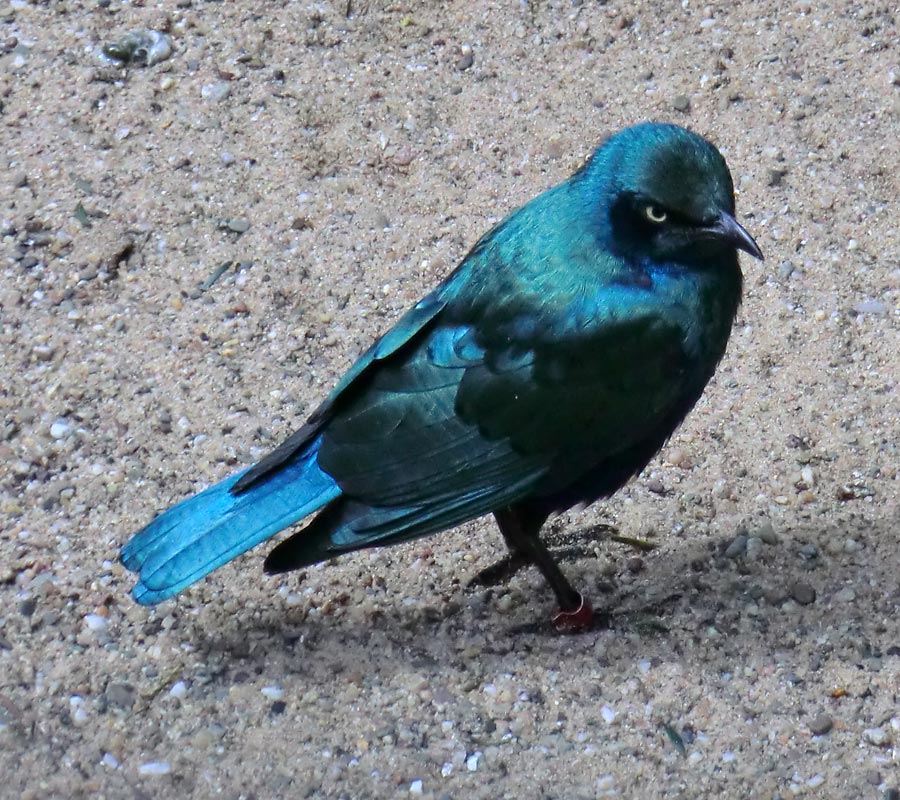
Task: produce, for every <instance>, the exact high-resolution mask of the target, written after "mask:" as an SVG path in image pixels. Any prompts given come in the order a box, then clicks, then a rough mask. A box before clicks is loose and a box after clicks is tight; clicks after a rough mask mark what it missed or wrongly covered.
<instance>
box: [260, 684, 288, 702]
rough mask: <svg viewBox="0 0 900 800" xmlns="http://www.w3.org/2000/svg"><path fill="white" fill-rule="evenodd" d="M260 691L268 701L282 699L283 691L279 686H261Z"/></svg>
mask: <svg viewBox="0 0 900 800" xmlns="http://www.w3.org/2000/svg"><path fill="white" fill-rule="evenodd" d="M260 691H261V692H262V693H263V696H264V697H266V698H268V699H269V700H281V698H283V697H284V689H282V688H281V687H280V686H263V688H262V689H260Z"/></svg>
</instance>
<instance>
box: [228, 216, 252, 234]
mask: <svg viewBox="0 0 900 800" xmlns="http://www.w3.org/2000/svg"><path fill="white" fill-rule="evenodd" d="M225 226H226V227H227V228H228V230H230V231H234V232H235V233H246V232H247V231H249V230H250V220H249V219H247V218H246V217H233V218H232V219H230V220H228V221H227V222H226V223H225Z"/></svg>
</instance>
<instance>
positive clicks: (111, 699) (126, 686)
mask: <svg viewBox="0 0 900 800" xmlns="http://www.w3.org/2000/svg"><path fill="white" fill-rule="evenodd" d="M135 700H137V689H135V688H134V686H132V685H131V684H130V683H111V684H110V685H109V686H107V687H106V702H108V703H109V704H110V705H111V706H116V707H118V708H124V709H125V710H126V711H130V710H131V708H132V706H134V701H135Z"/></svg>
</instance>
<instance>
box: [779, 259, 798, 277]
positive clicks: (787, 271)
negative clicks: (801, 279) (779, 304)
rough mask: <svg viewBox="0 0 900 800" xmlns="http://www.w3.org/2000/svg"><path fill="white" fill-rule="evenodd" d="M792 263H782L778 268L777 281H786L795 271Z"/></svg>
mask: <svg viewBox="0 0 900 800" xmlns="http://www.w3.org/2000/svg"><path fill="white" fill-rule="evenodd" d="M796 269H797V268H796V267H795V266H794V262H793V261H782V262H781V264H779V266H778V279H779V280H782V281H786V280H787V279H788V278H790V277H791V275H793V274H794V272H795V271H796Z"/></svg>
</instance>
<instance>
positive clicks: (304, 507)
mask: <svg viewBox="0 0 900 800" xmlns="http://www.w3.org/2000/svg"><path fill="white" fill-rule="evenodd" d="M317 455H318V443H317V442H316V443H315V444H314V445H313V446H312V447H310V448H309V449H308V450H307V451H306V453H304V454H303V455H302V456H301V457H300V458H299V459H297V460H296V461H294V462H292V463H288V464H286V465H285V466H283V467H282V468H281V469H279V470H278V471H277V472H275V473H274V474H272V475H269V476H268V477H267V478H266V479H265V480H263V481H260V482H258V483H254V484H251V485H250V488H248V489H246V490H245V491H242V492H238V493H237V494H233V493H232V491H231V490H232V487H233V486H234V485H235V484H236V483H237V482H238V480H239V479H240V477H241V475H243V474H244V473H239V474H237V475H233V476H231V477H230V478H227V479H226V480H224V481H222V482H221V483H217V484H216V485H215V486H211V487H210V488H209V489H207V490H206V491H204V492H201V493H200V494H198V495H195V496H194V497H189V498H188V499H187V500H184V501H182V502H181V503H179V504H178V505H176V506H173V507H172V508H170V509H169V510H168V511H166V512H164V513H162V514H160V515H159V516H158V517H157V518H156V519H155V520H153V522H151V523H150V524H149V525H148V526H147V527H146V528H144V529H143V530H141V531H138V533H136V534H135V535H134V538H132V540H131V541H130V542H128V544H126V545H125V547H123V548H122V554H121V559H122V563H123V564H124V565H125V567H126V568H127V569H129V570H131V571H132V572H138V573H140V579H139V580H138V583H137V585H136V586H135V587H134V590H133V591H132V594H133V596H134V599H135V600H136V601H137V602H138V603H141V604H142V605H153V604H155V603H159V602H161V601H162V600H165V599H166V598H167V597H171V596H172V595H174V594H177V593H178V592H180V591H181V590H182V589H184V588H185V587H187V586H190V585H191V584H192V583H194V582H195V581H198V580H200V578H202V577H203V576H204V575H207V574H209V573H210V572H212V571H213V570H214V569H217V568H218V567H221V566H222V565H223V564H225V563H227V562H229V561H231V559H233V558H235V557H237V556H239V555H240V554H241V553H243V552H245V551H246V550H249V549H250V548H251V547H253V546H254V545H257V544H259V543H260V542H262V541H265V540H266V539H268V538H269V537H270V536H274V535H275V534H276V533H278V531H280V530H282V529H284V528H286V527H287V526H288V525H292V524H293V523H295V522H297V521H298V520H301V519H303V517H305V516H307V515H308V514H311V513H312V512H313V511H315V510H316V509H318V508H321V507H322V506H323V505H325V504H326V503H328V502H329V501H331V500H333V499H334V498H336V497H338V496H339V495H340V493H341V490H340V488H339V487H338V485H337V484H336V483H335V482H334V479H333V478H331V477H330V476H329V475H327V474H326V473H324V472H322V470H321V469H319V465H318V463H317Z"/></svg>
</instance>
